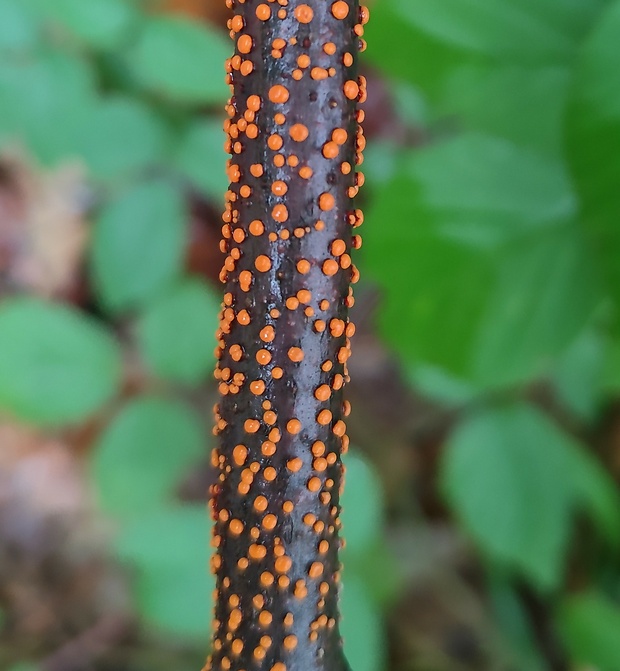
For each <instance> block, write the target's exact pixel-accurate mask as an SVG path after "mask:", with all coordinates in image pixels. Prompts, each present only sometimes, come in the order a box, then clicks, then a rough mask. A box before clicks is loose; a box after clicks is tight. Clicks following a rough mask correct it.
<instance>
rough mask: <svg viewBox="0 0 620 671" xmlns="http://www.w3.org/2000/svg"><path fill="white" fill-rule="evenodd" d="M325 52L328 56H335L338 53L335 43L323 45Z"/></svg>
mask: <svg viewBox="0 0 620 671" xmlns="http://www.w3.org/2000/svg"><path fill="white" fill-rule="evenodd" d="M323 51H324V52H325V53H326V54H327V55H328V56H333V55H334V54H335V53H336V45H335V44H334V43H333V42H326V43H325V44H324V45H323Z"/></svg>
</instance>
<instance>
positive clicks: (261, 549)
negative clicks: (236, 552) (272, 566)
mask: <svg viewBox="0 0 620 671" xmlns="http://www.w3.org/2000/svg"><path fill="white" fill-rule="evenodd" d="M248 554H249V555H250V559H264V558H265V557H266V556H267V548H266V547H265V546H264V545H258V544H256V543H254V544H252V545H250V548H249V550H248Z"/></svg>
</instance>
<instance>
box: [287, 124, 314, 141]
mask: <svg viewBox="0 0 620 671" xmlns="http://www.w3.org/2000/svg"><path fill="white" fill-rule="evenodd" d="M289 134H290V136H291V138H292V139H293V140H294V141H295V142H303V141H304V140H306V139H307V137H308V135H309V131H308V127H307V126H304V124H302V123H296V124H295V125H294V126H291V129H290V130H289Z"/></svg>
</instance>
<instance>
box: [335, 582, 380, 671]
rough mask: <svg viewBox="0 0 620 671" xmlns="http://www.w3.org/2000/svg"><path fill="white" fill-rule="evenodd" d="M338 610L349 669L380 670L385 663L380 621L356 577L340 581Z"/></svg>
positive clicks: (357, 670) (360, 670) (361, 670)
mask: <svg viewBox="0 0 620 671" xmlns="http://www.w3.org/2000/svg"><path fill="white" fill-rule="evenodd" d="M340 607H341V612H342V622H341V624H340V630H341V632H342V636H343V639H344V652H345V655H346V658H347V660H348V662H349V665H350V667H351V668H352V669H355V671H381V669H383V668H385V662H386V642H385V635H384V632H383V623H382V618H381V615H380V613H379V612H378V610H377V607H376V606H375V605H374V604H373V603H372V601H371V599H370V598H369V596H368V592H367V590H366V588H365V585H364V583H363V581H362V580H360V579H359V578H358V577H357V576H355V575H346V576H345V577H344V578H343V588H342V597H341V604H340Z"/></svg>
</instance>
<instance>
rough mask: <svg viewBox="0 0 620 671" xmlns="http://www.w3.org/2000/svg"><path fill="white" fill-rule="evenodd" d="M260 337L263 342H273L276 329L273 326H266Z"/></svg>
mask: <svg viewBox="0 0 620 671" xmlns="http://www.w3.org/2000/svg"><path fill="white" fill-rule="evenodd" d="M259 337H260V339H261V340H262V341H263V342H273V339H274V338H275V337H276V330H275V329H274V328H273V326H265V328H264V329H262V330H261V332H260V333H259Z"/></svg>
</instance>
